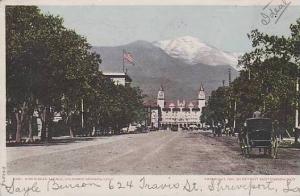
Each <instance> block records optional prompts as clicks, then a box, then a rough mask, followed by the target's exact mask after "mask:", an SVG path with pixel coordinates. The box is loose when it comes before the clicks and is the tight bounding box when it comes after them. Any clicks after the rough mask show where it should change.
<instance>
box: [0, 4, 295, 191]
mask: <svg viewBox="0 0 300 196" xmlns="http://www.w3.org/2000/svg"><path fill="white" fill-rule="evenodd" d="M0 4H1V2H0ZM4 7H5V8H4V9H5V13H4V15H5V56H4V58H5V65H4V66H5V68H3V69H2V71H4V73H5V75H6V78H5V96H6V100H5V109H6V111H5V128H3V129H4V130H5V138H1V139H2V140H3V142H4V143H5V153H6V158H5V159H4V160H6V163H5V164H6V169H5V170H6V171H7V174H8V175H18V176H22V175H24V176H25V175H39V176H43V175H45V176H49V175H68V176H69V175H225V176H226V175H300V139H299V136H300V125H299V123H300V122H299V119H300V117H299V109H300V100H299V96H300V94H299V82H300V80H299V77H300V12H299V10H300V6H299V4H293V2H292V1H288V0H270V1H266V3H264V4H261V5H234V4H231V5H188V4H187V5H172V4H169V5H134V4H128V5H100V4H99V5H98V4H95V5H91V4H89V5H77V4H74V5H72V4H67V5H61V4H57V5H53V4H49V5H47V4H43V5H40V4H36V5H35V4H30V5H21V4H20V5H16V4H11V5H9V4H7V5H5V6H4ZM2 109H3V108H2ZM144 180H145V179H144ZM140 182H143V183H145V182H144V181H143V178H142V180H140ZM52 183H53V182H52ZM53 184H54V183H53ZM48 185H49V183H48ZM2 186H4V183H2ZM82 186H83V185H82ZM5 187H6V189H7V187H8V186H7V185H5ZM174 187H176V186H175V185H174ZM299 187H300V186H299ZM299 187H298V189H297V188H295V189H293V190H294V191H293V192H294V193H295V192H296V193H299V192H300V188H299ZM32 191H33V188H32ZM297 191H298V192H297ZM276 192H277V190H276ZM8 193H10V192H9V191H8ZM0 195H1V194H0ZM249 195H250V193H249Z"/></svg>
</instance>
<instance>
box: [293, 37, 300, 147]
mask: <svg viewBox="0 0 300 196" xmlns="http://www.w3.org/2000/svg"><path fill="white" fill-rule="evenodd" d="M295 49H296V55H297V56H300V40H299V39H298V41H296V48H295ZM299 74H300V70H299V67H298V68H297V78H296V96H298V93H299ZM298 106H299V100H297V101H296V112H295V129H294V131H295V133H294V136H295V143H298V137H299V135H298V134H299V110H298Z"/></svg>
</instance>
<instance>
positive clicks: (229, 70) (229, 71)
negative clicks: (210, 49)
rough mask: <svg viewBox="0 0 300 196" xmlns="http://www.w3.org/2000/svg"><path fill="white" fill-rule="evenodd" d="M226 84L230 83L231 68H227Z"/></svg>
mask: <svg viewBox="0 0 300 196" xmlns="http://www.w3.org/2000/svg"><path fill="white" fill-rule="evenodd" d="M228 84H229V86H230V84H231V68H228Z"/></svg>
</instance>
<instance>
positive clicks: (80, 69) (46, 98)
mask: <svg viewBox="0 0 300 196" xmlns="http://www.w3.org/2000/svg"><path fill="white" fill-rule="evenodd" d="M90 49H91V45H90V44H89V43H88V42H87V40H86V39H85V38H84V37H82V36H80V35H78V34H77V33H76V32H75V31H73V30H69V29H67V28H65V27H64V26H63V19H62V18H61V17H59V16H53V15H50V14H43V13H41V11H40V10H39V8H38V7H35V6H7V7H6V97H7V104H6V116H7V125H8V127H7V131H8V133H7V135H13V137H14V138H15V140H16V141H17V142H20V141H21V137H22V136H23V135H27V136H28V137H29V139H30V140H32V138H33V117H34V113H37V114H38V118H40V119H41V121H42V136H41V139H42V140H48V139H51V136H52V134H51V133H53V131H51V130H53V129H52V128H53V114H54V112H60V113H61V115H62V116H63V120H64V124H65V125H66V127H67V129H68V132H69V134H70V135H71V136H74V134H76V131H78V128H79V127H80V126H79V125H78V124H79V122H80V120H79V119H80V116H81V112H82V111H81V109H82V108H81V104H82V100H83V102H84V111H83V112H84V122H85V124H84V128H85V129H84V130H83V131H84V132H90V130H91V129H92V128H93V127H100V128H102V129H106V128H108V127H110V128H112V129H113V130H119V129H120V128H121V127H124V126H126V125H128V123H130V122H132V121H137V120H139V119H141V118H143V117H142V116H143V104H142V103H143V96H142V94H141V91H140V90H139V89H138V88H132V87H130V86H121V85H114V84H113V82H112V81H111V80H110V79H108V78H106V77H105V76H104V75H103V74H102V73H101V72H100V71H99V64H100V63H101V58H100V56H99V55H98V54H96V53H93V52H91V50H90ZM81 131H82V130H81ZM12 133H13V134H12Z"/></svg>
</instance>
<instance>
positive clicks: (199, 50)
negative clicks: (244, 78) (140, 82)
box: [153, 36, 240, 69]
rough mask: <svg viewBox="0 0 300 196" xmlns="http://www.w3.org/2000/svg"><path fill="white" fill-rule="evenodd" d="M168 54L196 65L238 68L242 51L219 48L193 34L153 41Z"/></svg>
mask: <svg viewBox="0 0 300 196" xmlns="http://www.w3.org/2000/svg"><path fill="white" fill-rule="evenodd" d="M153 44H154V45H156V46H158V47H159V48H161V49H162V50H164V51H165V52H166V53H167V54H168V55H170V56H171V57H174V58H178V59H182V60H183V61H184V62H186V63H188V64H191V65H194V64H197V63H201V64H206V65H212V66H217V65H231V66H232V67H233V68H235V69H238V68H237V63H238V56H239V55H240V53H230V52H225V51H222V50H220V49H217V48H215V47H213V46H210V45H208V44H206V43H204V42H201V41H200V40H199V39H198V38H195V37H191V36H184V37H179V38H176V39H173V40H163V41H156V42H154V43H153Z"/></svg>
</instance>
